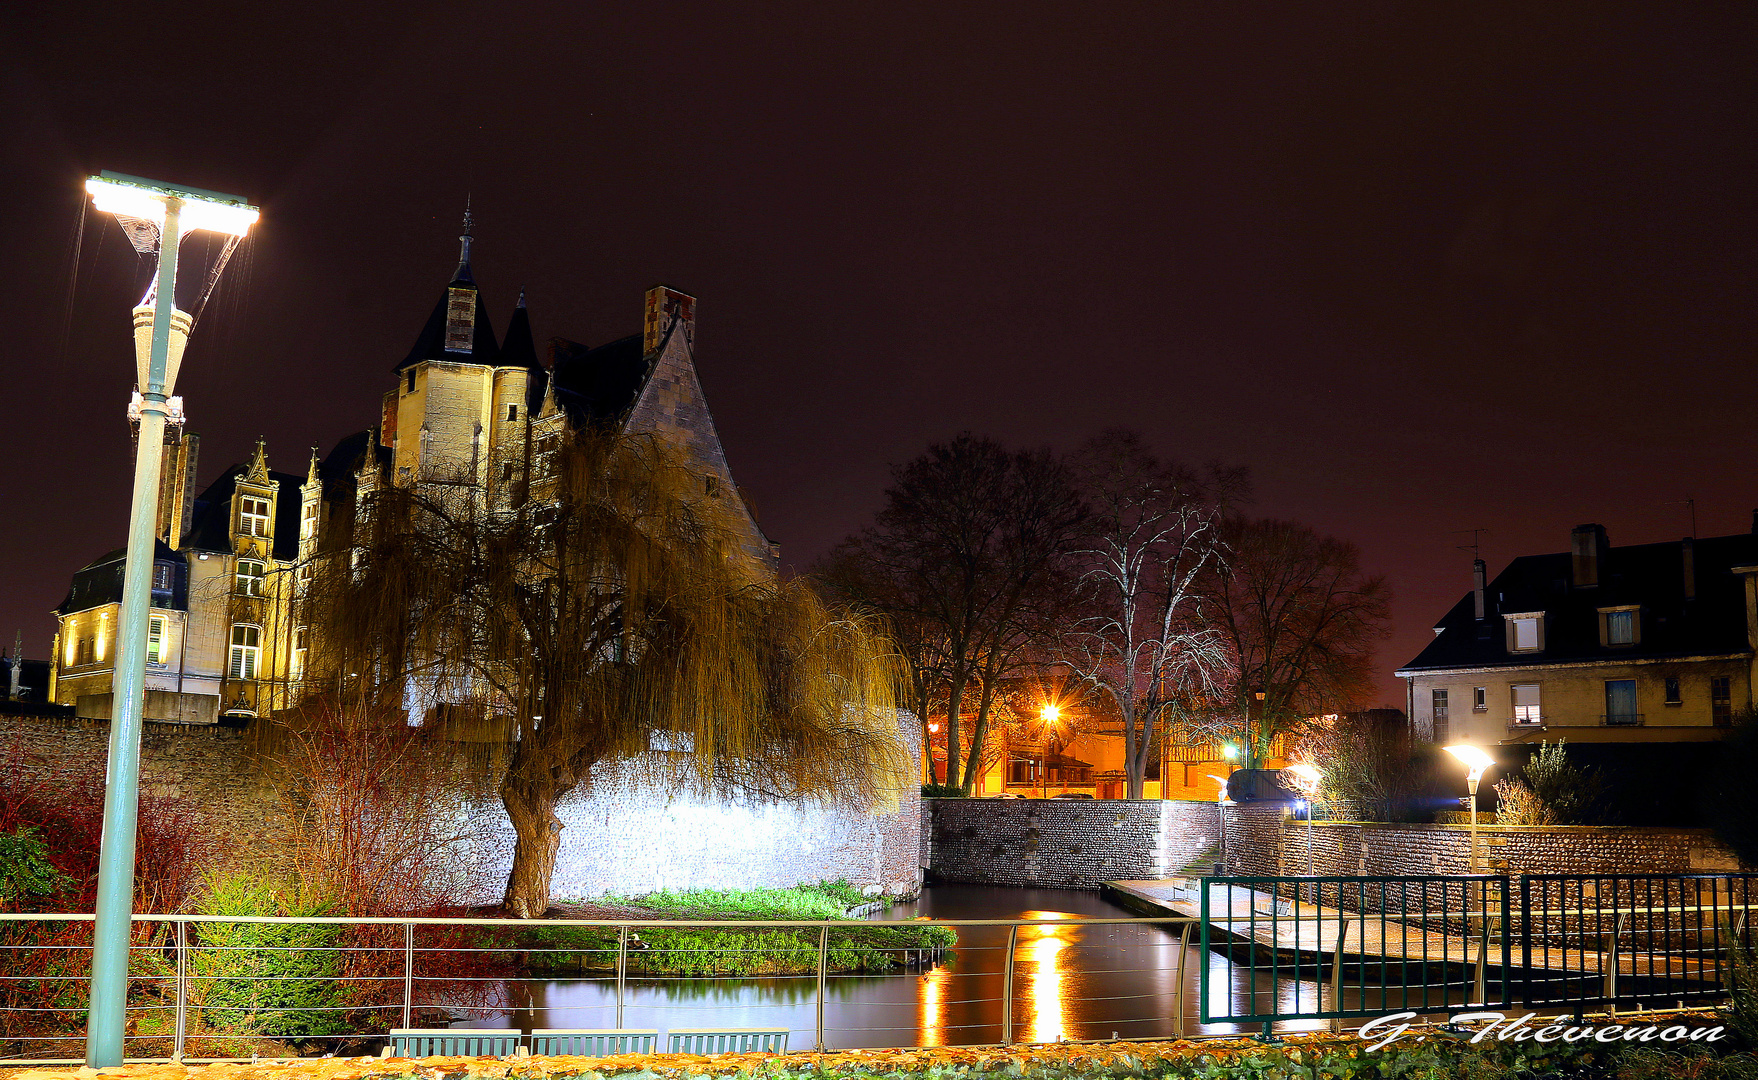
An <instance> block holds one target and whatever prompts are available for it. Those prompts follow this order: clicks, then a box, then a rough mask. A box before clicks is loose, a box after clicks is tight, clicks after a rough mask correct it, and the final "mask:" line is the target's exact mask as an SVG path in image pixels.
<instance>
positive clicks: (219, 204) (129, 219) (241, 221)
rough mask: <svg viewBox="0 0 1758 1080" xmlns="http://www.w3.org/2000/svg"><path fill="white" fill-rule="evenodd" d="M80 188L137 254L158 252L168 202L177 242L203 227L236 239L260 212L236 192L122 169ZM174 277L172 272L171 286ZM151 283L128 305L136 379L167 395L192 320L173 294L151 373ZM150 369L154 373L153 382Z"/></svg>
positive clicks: (153, 307) (213, 277)
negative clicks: (158, 363)
mask: <svg viewBox="0 0 1758 1080" xmlns="http://www.w3.org/2000/svg"><path fill="white" fill-rule="evenodd" d="M85 189H86V191H87V193H89V194H90V195H91V197H92V202H93V203H94V204H95V205H96V206H97V208H98V210H99V211H100V212H102V213H106V214H114V215H116V220H117V222H118V223H119V224H121V226H122V230H123V231H124V232H126V233H127V234H128V241H129V243H131V244H133V245H134V249H135V250H136V251H139V252H143V253H153V252H156V251H158V249H159V247H160V242H161V238H162V237H163V236H164V234H165V232H166V218H167V217H168V216H169V213H170V210H171V209H172V207H173V206H174V207H175V209H176V225H175V228H173V229H172V230H171V232H172V234H173V235H174V236H175V237H176V239H177V241H178V242H181V240H182V238H183V235H184V234H185V233H190V232H194V231H196V230H198V229H205V230H207V231H209V232H217V233H223V234H225V235H226V236H228V237H231V238H232V239H231V240H230V241H228V244H229V245H231V244H236V243H237V242H238V240H239V239H242V238H243V237H244V236H245V235H246V234H247V233H249V232H250V227H251V225H253V224H255V222H256V219H257V218H258V217H259V216H261V215H260V213H259V212H258V210H257V208H256V207H254V206H252V205H250V204H249V203H248V202H246V201H245V200H244V199H243V198H242V197H241V196H238V195H226V194H223V193H221V192H218V191H206V190H204V189H202V188H192V187H188V186H186V185H182V184H162V183H159V182H158V181H156V180H143V179H141V178H140V177H138V176H128V175H125V174H123V173H113V172H102V173H99V174H98V175H97V176H93V177H88V178H87V179H86V182H85ZM173 246H176V245H173ZM230 252H231V247H230V246H228V247H227V249H226V253H227V254H230ZM224 265H225V259H224V256H222V258H221V260H220V261H219V262H218V263H217V264H216V268H215V269H214V270H212V271H210V274H209V278H210V280H209V287H211V286H212V283H213V280H216V279H218V277H219V271H218V267H220V266H224ZM174 279H175V274H173V282H172V284H173V286H174V285H175V280H174ZM157 287H158V279H157V278H156V277H155V278H154V290H155V291H154V292H153V293H149V294H148V297H149V299H148V300H145V301H142V302H141V303H140V304H139V305H138V306H137V307H135V309H134V352H135V365H136V368H137V375H138V380H137V381H138V383H139V387H140V389H141V390H142V391H145V392H147V393H148V394H155V393H157V394H167V395H168V394H170V393H171V390H172V388H173V387H174V386H175V385H176V383H177V369H178V368H179V367H180V366H181V365H182V363H183V348H184V346H185V345H187V344H188V342H189V332H190V330H191V329H193V328H194V326H195V319H194V317H193V316H191V315H190V314H188V313H187V312H183V311H178V310H177V308H176V302H175V297H174V295H173V296H172V307H171V314H170V329H171V336H170V340H169V341H168V342H167V343H166V349H167V351H166V355H165V357H164V360H165V369H164V371H163V372H158V373H155V372H154V371H153V370H152V362H151V353H152V348H151V342H152V336H153V322H154V317H155V315H156V313H157V309H158V303H157V294H156V290H157ZM196 308H197V310H198V311H199V310H200V305H199V304H198V305H196ZM155 374H157V375H159V378H158V380H156V381H155V379H154V375H155Z"/></svg>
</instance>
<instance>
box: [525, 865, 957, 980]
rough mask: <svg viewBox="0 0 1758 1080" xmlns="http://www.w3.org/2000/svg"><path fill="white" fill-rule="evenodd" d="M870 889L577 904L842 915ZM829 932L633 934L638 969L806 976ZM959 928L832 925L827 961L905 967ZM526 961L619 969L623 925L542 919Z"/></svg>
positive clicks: (659, 914)
mask: <svg viewBox="0 0 1758 1080" xmlns="http://www.w3.org/2000/svg"><path fill="white" fill-rule="evenodd" d="M868 899H869V898H867V897H865V896H863V895H862V894H861V891H860V890H859V889H857V888H855V887H854V886H852V885H850V884H849V883H848V882H846V881H824V882H818V883H817V884H810V885H806V884H802V885H796V886H794V887H793V888H791V889H693V890H690V891H687V892H669V891H668V892H656V893H648V894H647V895H645V896H637V897H615V896H610V897H604V898H602V899H600V900H596V901H593V902H591V903H581V904H570V905H567V906H566V908H565V912H566V915H567V916H569V917H576V918H582V919H633V920H645V919H653V920H662V919H708V920H715V921H729V922H737V921H746V920H766V919H813V920H817V919H843V918H846V917H847V913H848V912H849V910H850V909H852V908H855V907H857V906H859V905H861V904H863V903H866V902H867V901H868ZM819 934H820V931H819V930H816V929H812V928H805V927H802V928H799V929H794V928H752V929H750V930H735V929H726V928H720V927H706V926H704V927H650V928H645V929H640V930H637V931H635V932H634V933H633V934H632V935H631V938H630V941H629V952H628V970H629V973H630V974H632V975H704V976H705V975H735V976H737V975H803V974H809V973H812V972H816V971H817V970H818V939H819ZM956 941H957V938H956V936H955V935H954V933H953V932H952V930H951V929H950V928H948V927H944V926H928V925H926V924H923V923H918V922H874V923H871V924H867V925H863V926H858V927H840V926H839V927H832V928H831V929H830V941H829V946H830V947H829V954H828V964H829V968H830V970H832V971H837V972H887V971H900V970H903V969H905V968H907V967H909V966H911V965H912V964H914V963H917V962H919V961H920V960H921V959H923V958H924V957H925V956H927V955H929V954H931V953H932V951H933V950H937V949H939V950H944V949H949V948H951V947H952V946H953V945H954V944H955V943H956ZM522 944H523V945H524V946H525V947H526V948H528V949H530V950H531V951H530V952H529V954H528V956H527V959H526V967H527V968H528V969H529V970H531V971H536V972H543V971H553V972H556V973H558V974H559V973H564V972H579V971H611V970H615V968H616V961H617V932H616V930H614V929H608V928H605V927H596V926H582V927H578V928H576V927H564V926H544V927H533V928H532V929H531V930H529V931H527V932H526V933H525V934H524V935H522Z"/></svg>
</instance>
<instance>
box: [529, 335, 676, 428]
mask: <svg viewBox="0 0 1758 1080" xmlns="http://www.w3.org/2000/svg"><path fill="white" fill-rule="evenodd" d="M550 357H551V358H552V361H553V370H552V372H551V377H552V378H554V379H555V398H556V404H557V405H559V406H560V407H561V408H562V409H563V410H565V411H566V412H567V414H568V422H569V423H570V424H572V425H573V426H575V427H583V426H585V425H587V424H613V423H616V422H617V421H620V420H621V419H622V418H623V417H624V416H625V415H627V414H628V411H629V410H630V409H631V408H633V407H634V404H635V399H636V398H637V397H639V396H640V395H641V388H642V387H643V386H645V385H646V384H647V377H648V376H649V375H650V374H651V373H652V369H653V360H654V359H655V358H656V357H654V356H648V355H646V354H645V353H644V352H643V351H642V348H641V335H640V334H632V335H630V336H629V337H626V338H618V339H617V340H615V341H612V342H610V343H609V344H606V345H600V346H598V347H597V348H596V349H591V348H587V347H586V346H584V345H581V344H580V343H578V342H574V341H569V340H567V339H566V338H556V339H555V340H553V341H552V342H550Z"/></svg>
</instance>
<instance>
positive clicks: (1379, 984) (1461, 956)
mask: <svg viewBox="0 0 1758 1080" xmlns="http://www.w3.org/2000/svg"><path fill="white" fill-rule="evenodd" d="M1507 884H1508V882H1507V878H1505V877H1499V876H1493V875H1479V876H1471V877H1445V876H1440V875H1430V876H1416V877H1214V878H1204V879H1203V883H1202V887H1201V897H1200V908H1201V926H1202V949H1203V952H1204V953H1205V954H1207V953H1208V952H1209V951H1210V950H1216V951H1220V952H1223V953H1225V954H1226V955H1227V956H1228V958H1229V959H1230V960H1231V963H1230V964H1226V965H1216V964H1212V963H1205V964H1204V965H1203V968H1202V973H1201V985H1200V989H1199V995H1200V998H1201V1007H1200V1012H1199V1015H1200V1017H1201V1019H1202V1022H1203V1023H1205V1024H1209V1023H1238V1024H1263V1025H1264V1028H1265V1031H1266V1032H1268V1030H1269V1026H1270V1025H1271V1024H1272V1023H1275V1022H1277V1021H1286V1020H1320V1019H1341V1018H1344V1017H1367V1016H1380V1015H1383V1014H1385V1013H1389V1012H1401V1011H1405V1010H1412V1011H1415V1012H1419V1013H1420V1012H1444V1011H1456V1010H1459V1009H1462V1008H1464V1007H1466V1006H1473V1007H1476V1006H1484V1005H1490V1006H1493V1005H1504V1004H1507V1003H1508V1002H1509V1001H1510V990H1511V984H1510V982H1509V939H1508V935H1507V933H1506V929H1507V926H1508V917H1509V892H1508V887H1507Z"/></svg>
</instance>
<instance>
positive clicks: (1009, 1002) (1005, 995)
mask: <svg viewBox="0 0 1758 1080" xmlns="http://www.w3.org/2000/svg"><path fill="white" fill-rule="evenodd" d="M1018 945H1019V924H1018V923H1014V924H1013V925H1012V926H1009V927H1008V928H1007V957H1006V958H1005V959H1004V960H1003V961H1002V962H1001V1041H1002V1042H1003V1043H1011V1042H1012V1041H1013V953H1014V950H1015V949H1016V948H1017V947H1018Z"/></svg>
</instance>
